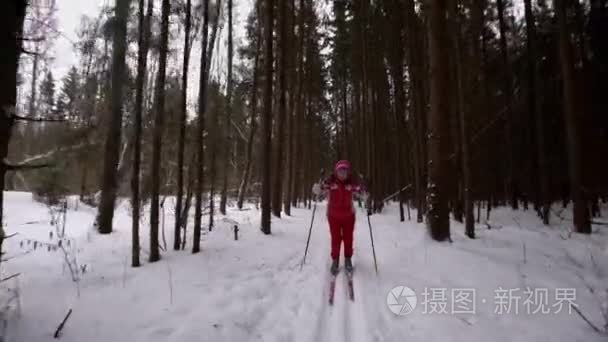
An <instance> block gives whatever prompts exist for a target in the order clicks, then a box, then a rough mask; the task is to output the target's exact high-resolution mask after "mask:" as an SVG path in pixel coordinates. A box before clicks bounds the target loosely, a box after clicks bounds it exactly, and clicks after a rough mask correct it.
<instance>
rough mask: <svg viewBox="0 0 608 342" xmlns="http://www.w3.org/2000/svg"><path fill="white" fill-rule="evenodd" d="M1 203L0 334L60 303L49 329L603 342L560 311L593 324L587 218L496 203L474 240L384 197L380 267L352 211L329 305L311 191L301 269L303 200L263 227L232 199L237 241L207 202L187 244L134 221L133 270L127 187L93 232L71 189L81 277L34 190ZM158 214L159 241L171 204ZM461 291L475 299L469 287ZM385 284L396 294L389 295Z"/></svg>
mask: <svg viewBox="0 0 608 342" xmlns="http://www.w3.org/2000/svg"><path fill="white" fill-rule="evenodd" d="M168 204H169V205H172V202H171V201H170V200H169V201H168ZM4 212H5V216H6V223H7V228H6V230H7V233H8V234H9V235H10V234H13V233H18V234H17V235H16V236H13V237H11V238H10V239H8V240H7V241H6V242H5V246H4V250H5V252H6V254H5V255H4V258H5V259H7V258H8V259H10V260H9V261H7V262H3V263H2V275H1V277H0V278H5V277H7V276H10V275H12V274H14V273H21V275H20V276H18V277H16V278H13V279H10V280H8V281H5V282H3V283H2V284H1V285H0V286H1V290H2V291H1V292H0V305H2V309H3V310H2V311H4V312H7V309H6V308H5V304H4V303H6V302H7V300H8V299H9V298H10V297H11V295H12V293H14V290H15V289H16V288H18V289H19V294H20V296H19V298H20V300H19V301H11V303H10V307H11V310H10V312H11V315H10V317H9V326H8V329H7V332H8V333H6V335H5V336H4V337H5V339H4V341H11V342H13V341H24V342H38V341H51V340H53V336H52V335H53V333H54V332H55V330H56V329H57V326H58V325H59V323H60V322H61V321H62V320H63V318H64V316H65V315H66V313H67V312H68V310H69V309H72V310H73V311H72V314H71V316H70V318H69V319H68V321H67V323H66V324H65V327H64V328H63V335H62V336H61V340H63V341H73V342H82V341H88V342H96V341H104V342H106V341H125V342H127V341H146V342H155V341H310V342H313V341H314V342H316V341H362V342H363V341H365V342H368V341H463V340H467V341H488V340H491V341H518V342H522V341H568V342H572V341H585V342H590V341H606V336H605V335H604V336H603V335H601V334H600V333H598V332H596V331H594V330H593V329H592V328H591V326H590V324H588V323H587V322H585V321H584V320H583V318H582V317H581V315H579V313H577V312H576V311H575V310H570V311H571V312H570V313H569V312H568V311H569V305H568V303H567V299H572V300H573V302H574V304H575V305H577V309H578V311H580V313H581V314H582V315H584V316H585V317H586V318H587V319H589V321H590V322H591V323H592V324H593V325H595V326H597V327H598V328H600V329H604V328H605V327H604V326H605V324H606V320H607V317H605V315H606V313H605V311H604V314H602V303H604V305H608V292H607V291H608V227H606V226H594V234H593V235H591V236H580V235H577V234H571V235H570V234H568V232H567V231H566V227H567V224H568V221H567V219H566V220H565V221H563V222H561V223H560V219H558V218H556V217H554V218H553V222H554V223H555V224H554V225H553V226H551V227H542V226H541V225H540V222H539V220H538V219H537V218H536V216H535V214H534V213H533V212H532V211H518V212H513V211H510V210H507V209H499V210H495V211H493V212H492V217H491V219H492V220H491V226H492V227H493V229H490V230H488V229H487V228H486V226H485V225H484V224H480V225H478V226H477V235H478V239H476V240H470V239H468V238H466V237H465V236H464V234H463V230H464V229H463V226H462V225H461V224H456V223H453V225H452V239H453V243H451V244H449V243H445V244H439V243H436V242H433V241H431V240H430V239H429V238H428V237H427V234H426V231H425V227H424V225H422V224H417V223H415V221H409V222H408V221H406V222H405V223H400V222H399V221H398V216H397V208H396V207H394V206H391V207H388V209H387V210H386V211H385V212H384V213H383V214H381V215H373V216H372V217H371V223H372V225H373V228H374V242H375V247H376V254H377V259H378V269H379V274H378V275H376V273H375V271H374V264H373V258H372V250H371V243H370V235H369V230H368V226H367V219H366V217H365V216H364V215H362V214H363V213H362V212H360V213H358V219H357V223H356V234H355V258H354V263H355V267H356V270H355V284H354V285H355V301H354V302H351V301H350V300H349V299H348V298H347V296H346V284H345V281H344V279H343V278H342V276H341V275H340V276H339V279H338V285H337V287H336V299H335V304H334V306H329V305H328V304H327V293H328V290H329V276H328V262H329V260H328V253H329V252H328V246H329V241H328V239H329V234H328V229H327V225H326V220H325V207H324V205H323V204H319V208H318V210H317V214H316V217H315V224H314V226H313V234H312V238H311V243H310V250H309V252H308V257H307V262H306V264H305V265H304V268H303V270H301V271H300V261H301V258H302V255H303V252H304V247H305V243H306V237H307V233H308V227H309V223H310V218H311V211H310V210H306V209H296V210H295V211H294V215H293V217H284V218H282V219H273V234H272V235H271V236H265V235H263V234H262V233H261V232H260V231H259V229H258V223H259V212H258V211H256V210H255V209H254V208H248V210H245V211H236V210H234V209H232V210H229V213H228V217H229V218H230V220H235V221H238V222H239V224H240V226H239V228H240V233H239V240H238V241H234V233H233V231H232V228H231V226H232V223H231V222H230V220H225V219H224V218H223V217H218V225H217V227H216V228H215V229H214V230H213V231H212V232H205V234H204V235H203V237H202V244H201V247H202V251H201V253H199V254H196V255H192V254H190V253H189V247H190V246H191V240H189V241H188V246H187V251H180V252H174V251H172V250H171V248H169V249H170V250H169V251H168V252H163V253H162V260H161V261H160V262H157V263H153V264H149V263H147V262H146V261H147V260H146V259H147V253H146V251H147V250H148V239H147V235H148V234H147V231H146V228H147V226H148V224H147V223H148V222H147V220H145V221H144V222H142V223H143V224H142V227H144V228H143V229H142V246H144V248H143V253H142V261H143V263H144V265H143V266H142V267H141V268H137V269H134V268H131V267H130V248H131V247H130V237H131V232H130V216H129V207H128V202H126V201H124V202H123V203H122V204H121V205H120V207H119V208H118V210H117V215H116V219H115V225H114V226H115V232H114V233H113V234H111V235H108V236H101V235H98V234H97V233H96V232H95V231H94V229H93V227H92V222H93V219H94V215H95V210H94V209H92V208H89V207H87V206H85V205H83V204H80V205H78V208H77V206H76V201H75V200H72V201H70V209H69V211H68V215H67V222H66V229H65V234H66V237H69V240H70V243H69V244H68V243H67V240H66V241H63V242H62V247H63V248H64V249H65V251H66V252H67V255H68V256H69V259H70V260H72V259H73V258H74V257H75V260H76V262H75V263H76V264H77V267H78V269H80V272H79V274H78V277H79V279H80V281H79V283H78V285H77V284H76V283H75V282H73V280H72V275H71V272H70V271H69V270H68V268H67V267H66V262H65V255H66V254H65V253H64V252H63V250H62V249H55V248H53V247H54V246H56V245H57V244H58V242H57V235H56V233H55V231H56V230H55V228H54V227H51V225H50V215H49V211H48V209H47V207H46V206H44V205H42V204H40V203H37V202H34V201H33V200H32V196H31V195H30V194H27V193H16V192H7V193H5V211H4ZM605 213H606V211H605V208H604V214H605ZM564 215H566V216H567V214H566V212H565V211H564ZM412 217H415V215H414V212H412ZM165 225H166V237H167V243H168V244H169V246H171V245H172V225H173V217H172V215H171V214H170V213H169V210H167V214H166V217H165ZM50 232H53V234H52V235H51V234H50ZM189 233H191V228H190V232H189ZM34 245H35V246H36V249H35V250H34ZM83 269H84V270H85V272H84V273H82V270H83ZM398 286H406V287H409V288H411V289H412V290H413V291H415V293H416V295H417V297H416V298H417V306H416V308H415V309H414V310H413V312H411V313H409V314H405V312H404V314H402V315H396V314H394V313H393V312H392V311H391V308H392V309H393V310H395V308H397V309H400V308H402V304H403V303H405V300H406V299H411V298H412V297H408V298H405V297H400V296H399V294H400V293H401V291H400V290H401V288H398V289H397V290H396V291H395V292H393V294H396V295H397V296H396V297H394V296H393V294H391V292H390V291H391V289H393V288H395V287H398ZM7 288H11V291H8V290H7ZM528 289H529V290H530V291H531V294H532V295H533V296H531V298H530V299H531V300H527V299H529V298H528V297H529V296H528V292H527V290H528ZM573 291H575V292H573ZM472 294H474V295H475V296H474V301H467V299H471V300H472V299H473V297H472V296H471V295H472ZM545 296H546V297H545ZM556 296H557V297H556ZM387 299H389V300H392V299H395V300H396V302H391V303H392V304H393V305H392V306H391V307H390V308H389V306H388V305H387ZM560 302H561V303H562V304H563V305H562V306H561V312H559V313H557V311H558V309H560V306H559V305H558V304H559V303H560ZM508 304H511V305H510V307H509V305H508ZM543 304H545V305H544V306H543ZM516 310H517V311H516ZM604 310H608V308H605V309H604ZM535 311H537V312H535ZM543 311H544V312H543ZM1 328H2V327H0V329H1ZM0 331H2V330H0ZM0 340H2V339H1V338H0Z"/></svg>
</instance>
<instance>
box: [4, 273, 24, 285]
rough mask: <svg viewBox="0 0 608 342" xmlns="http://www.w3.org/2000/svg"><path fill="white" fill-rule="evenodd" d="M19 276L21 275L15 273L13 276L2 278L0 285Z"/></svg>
mask: <svg viewBox="0 0 608 342" xmlns="http://www.w3.org/2000/svg"><path fill="white" fill-rule="evenodd" d="M20 275H21V273H15V274H13V275H12V276H8V277H6V278H2V279H0V283H3V282H5V281H7V280H10V279H13V278H15V277H18V276H20Z"/></svg>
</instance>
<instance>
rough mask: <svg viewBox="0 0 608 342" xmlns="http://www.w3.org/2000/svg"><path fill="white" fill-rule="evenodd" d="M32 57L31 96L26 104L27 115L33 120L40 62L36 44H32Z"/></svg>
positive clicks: (35, 111) (35, 112)
mask: <svg viewBox="0 0 608 342" xmlns="http://www.w3.org/2000/svg"><path fill="white" fill-rule="evenodd" d="M34 46H35V47H34V56H33V59H34V60H33V62H32V82H31V94H30V101H29V103H28V115H29V116H30V117H31V118H34V117H35V116H36V114H37V110H36V97H37V91H38V63H39V62H40V51H39V49H40V47H39V44H38V43H35V44H34Z"/></svg>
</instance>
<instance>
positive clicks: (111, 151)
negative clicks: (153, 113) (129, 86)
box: [97, 0, 129, 234]
mask: <svg viewBox="0 0 608 342" xmlns="http://www.w3.org/2000/svg"><path fill="white" fill-rule="evenodd" d="M128 14H129V0H116V9H115V18H114V20H115V21H114V25H115V26H114V40H113V42H114V48H113V56H112V101H111V103H112V115H111V117H110V123H109V128H108V131H107V135H106V142H105V157H104V171H103V180H102V187H101V203H100V205H99V213H98V216H97V225H98V227H97V229H98V230H99V232H100V233H102V234H109V233H111V232H112V220H113V218H114V204H115V203H114V202H115V201H116V193H117V188H118V179H117V177H118V170H117V166H118V160H119V148H120V143H121V132H122V115H123V85H124V83H125V75H126V64H125V55H126V50H127V43H126V39H127V37H126V36H127V16H128Z"/></svg>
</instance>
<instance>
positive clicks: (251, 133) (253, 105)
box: [237, 1, 262, 209]
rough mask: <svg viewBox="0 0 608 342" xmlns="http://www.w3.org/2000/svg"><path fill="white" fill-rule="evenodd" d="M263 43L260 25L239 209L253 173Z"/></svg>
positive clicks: (238, 203)
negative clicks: (260, 60)
mask: <svg viewBox="0 0 608 342" xmlns="http://www.w3.org/2000/svg"><path fill="white" fill-rule="evenodd" d="M259 4H260V1H258V2H257V4H256V11H257V13H258V16H259V15H260V13H261V12H260V9H259V7H260V6H259ZM261 41H262V25H261V24H260V23H258V27H257V32H256V47H255V55H254V60H253V85H252V87H251V103H250V104H249V106H250V109H249V110H250V113H249V117H250V118H249V126H250V127H249V139H248V140H247V161H246V162H245V170H244V171H243V176H242V178H241V185H240V186H239V197H238V200H237V207H238V208H239V209H243V201H244V200H245V192H247V185H248V184H249V178H250V173H251V164H252V159H253V142H254V139H255V132H256V130H257V115H256V112H257V108H258V107H257V106H258V83H259V71H260V67H259V64H260V63H259V59H260V58H259V56H260V54H261V53H262V51H261V45H262V44H261Z"/></svg>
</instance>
